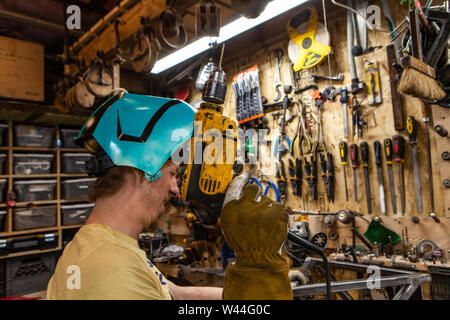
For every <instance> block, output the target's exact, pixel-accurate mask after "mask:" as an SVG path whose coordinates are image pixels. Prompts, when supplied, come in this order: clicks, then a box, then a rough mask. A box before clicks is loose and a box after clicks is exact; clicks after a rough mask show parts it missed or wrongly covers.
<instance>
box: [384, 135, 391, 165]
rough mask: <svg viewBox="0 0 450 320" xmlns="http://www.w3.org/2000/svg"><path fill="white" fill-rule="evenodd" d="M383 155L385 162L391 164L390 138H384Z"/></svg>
mask: <svg viewBox="0 0 450 320" xmlns="http://www.w3.org/2000/svg"><path fill="white" fill-rule="evenodd" d="M384 155H385V156H386V163H387V164H392V140H391V139H389V138H387V139H384Z"/></svg>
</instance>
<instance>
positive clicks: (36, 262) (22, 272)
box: [6, 252, 56, 297]
mask: <svg viewBox="0 0 450 320" xmlns="http://www.w3.org/2000/svg"><path fill="white" fill-rule="evenodd" d="M55 267H56V254H55V253H53V252H50V253H43V254H38V255H32V256H25V257H17V258H11V259H7V262H6V296H7V297H10V296H16V295H24V294H30V293H34V292H39V291H43V290H46V289H47V285H48V282H49V281H50V278H51V276H52V275H53V272H54V271H55Z"/></svg>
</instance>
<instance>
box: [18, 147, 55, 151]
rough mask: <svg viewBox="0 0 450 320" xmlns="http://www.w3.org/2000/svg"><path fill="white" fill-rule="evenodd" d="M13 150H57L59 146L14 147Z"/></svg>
mask: <svg viewBox="0 0 450 320" xmlns="http://www.w3.org/2000/svg"><path fill="white" fill-rule="evenodd" d="M12 150H13V151H39V152H49V151H51V152H56V151H58V148H43V147H12Z"/></svg>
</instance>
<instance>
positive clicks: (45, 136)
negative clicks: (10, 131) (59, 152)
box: [14, 125, 56, 148]
mask: <svg viewBox="0 0 450 320" xmlns="http://www.w3.org/2000/svg"><path fill="white" fill-rule="evenodd" d="M55 131H56V128H54V127H37V126H28V125H16V126H14V145H15V146H18V147H44V148H50V147H52V146H53V136H54V135H55Z"/></svg>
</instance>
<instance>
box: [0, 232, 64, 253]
mask: <svg viewBox="0 0 450 320" xmlns="http://www.w3.org/2000/svg"><path fill="white" fill-rule="evenodd" d="M56 247H58V233H56V232H50V233H43V234H27V235H23V236H16V237H9V238H7V239H0V257H1V256H6V255H8V254H11V253H16V252H23V251H31V250H47V249H53V248H56Z"/></svg>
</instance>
